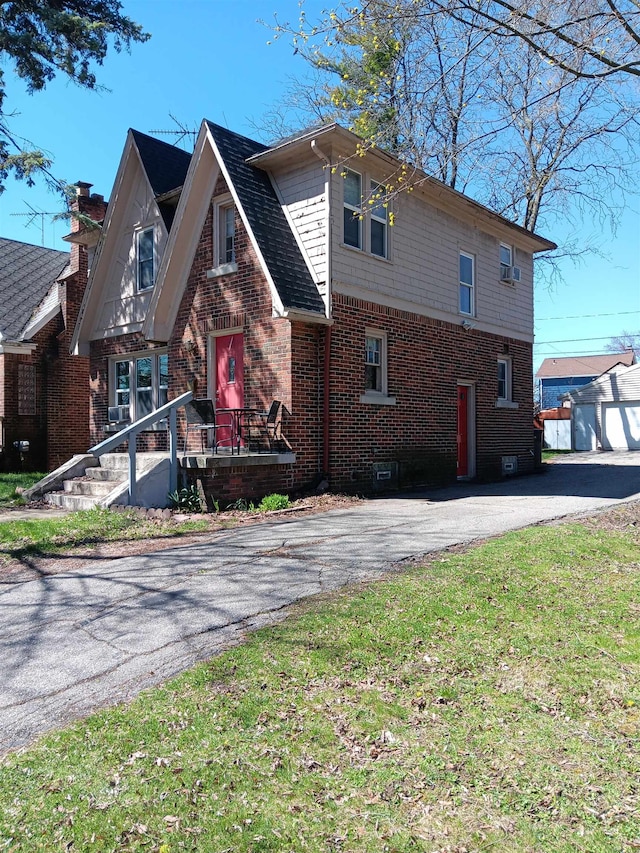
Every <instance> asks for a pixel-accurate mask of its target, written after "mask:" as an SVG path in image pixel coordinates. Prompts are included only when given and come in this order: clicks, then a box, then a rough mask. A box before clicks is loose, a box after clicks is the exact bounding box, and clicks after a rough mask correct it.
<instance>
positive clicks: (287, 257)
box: [207, 121, 325, 314]
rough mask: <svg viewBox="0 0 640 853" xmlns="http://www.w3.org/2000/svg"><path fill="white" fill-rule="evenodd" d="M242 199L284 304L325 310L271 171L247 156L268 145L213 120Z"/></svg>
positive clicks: (290, 306)
mask: <svg viewBox="0 0 640 853" xmlns="http://www.w3.org/2000/svg"><path fill="white" fill-rule="evenodd" d="M207 125H208V127H209V130H210V131H211V134H212V136H213V138H214V140H215V143H216V145H217V146H218V150H219V151H220V155H221V157H222V159H223V160H224V163H225V166H226V168H227V170H228V172H229V176H230V178H231V181H232V183H233V185H234V187H235V190H236V192H237V193H238V197H239V199H240V203H241V204H242V207H243V209H244V212H245V214H246V216H247V219H248V220H249V225H250V226H251V230H252V232H253V234H254V236H255V238H256V240H257V241H258V245H259V246H260V250H261V252H262V255H263V257H264V259H265V262H266V264H267V267H268V269H269V272H270V273H271V277H272V278H273V281H274V284H275V286H276V290H277V291H278V295H279V296H280V300H281V301H282V304H283V306H284V307H285V308H290V309H291V308H293V309H299V310H305V311H314V312H316V313H318V314H324V311H325V309H324V303H323V301H322V298H321V297H320V294H319V292H318V288H317V287H316V284H315V282H314V280H313V278H312V277H311V273H310V272H309V268H308V266H307V264H306V263H305V260H304V258H303V256H302V253H301V251H300V248H299V246H298V244H297V243H296V240H295V237H294V236H293V233H292V231H291V228H290V227H289V223H288V222H287V218H286V217H285V215H284V212H283V210H282V206H281V205H280V202H279V201H278V197H277V195H276V193H275V190H274V188H273V186H272V184H271V181H270V180H269V176H268V175H267V173H266V172H265V171H263V170H262V169H258V168H256V167H255V166H250V165H249V164H248V163H246V162H245V161H246V160H247V158H249V157H252V156H253V155H254V154H258V153H259V152H261V151H265V150H266V148H267V146H265V145H261V144H260V143H259V142H254V141H253V140H252V139H247V138H246V137H245V136H240V135H239V134H237V133H232V132H231V131H230V130H227V129H226V128H224V127H220V126H219V125H217V124H213V123H212V122H210V121H208V122H207Z"/></svg>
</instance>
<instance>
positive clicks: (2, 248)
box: [0, 237, 69, 341]
mask: <svg viewBox="0 0 640 853" xmlns="http://www.w3.org/2000/svg"><path fill="white" fill-rule="evenodd" d="M68 263H69V253H68V252H62V251H59V250H57V249H45V248H44V247H42V246H32V245H31V244H29V243H20V242H18V241H17V240H8V239H6V238H4V237H0V340H2V339H4V340H11V341H18V340H21V338H22V334H23V332H24V330H25V328H26V327H27V325H28V324H29V320H30V319H31V317H32V315H33V313H34V312H35V311H36V309H37V308H38V306H39V304H40V303H41V302H42V300H43V299H45V297H46V296H47V294H48V292H49V290H50V289H51V287H52V285H53V284H54V283H55V282H56V281H57V280H58V279H59V278H60V276H61V275H62V273H63V271H64V269H65V267H66V266H67V264H68Z"/></svg>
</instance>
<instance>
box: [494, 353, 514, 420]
mask: <svg viewBox="0 0 640 853" xmlns="http://www.w3.org/2000/svg"><path fill="white" fill-rule="evenodd" d="M500 364H504V365H505V382H506V386H507V387H506V393H507V396H506V397H500V396H498V398H497V400H496V408H498V409H517V408H519V406H518V403H516V402H514V400H513V361H512V360H511V358H510V357H509V356H500V357H499V358H498V360H497V365H500ZM496 378H497V371H496Z"/></svg>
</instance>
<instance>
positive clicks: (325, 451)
mask: <svg viewBox="0 0 640 853" xmlns="http://www.w3.org/2000/svg"><path fill="white" fill-rule="evenodd" d="M311 150H312V151H313V153H314V154H315V155H316V157H318V159H319V160H321V161H322V162H323V163H324V169H325V175H326V177H325V182H324V193H325V199H326V211H327V216H326V223H325V233H326V235H327V266H326V277H327V287H326V305H327V317H328V318H329V319H331V316H332V309H333V297H332V291H331V282H332V263H331V260H332V254H331V236H332V235H331V161H330V160H329V158H328V157H327V155H326V154H325V153H324V152H323V151H322V149H321V148H320V147H319V146H318V144H317V142H316V140H315V139H314V140H312V142H311ZM331 327H332V324H331V323H329V324H328V325H327V326H325V329H324V376H323V401H322V475H323V477H325V478H327V479H328V480H329V479H330V478H329V458H330V454H329V442H330V432H329V394H330V391H331V385H330V381H329V375H330V371H331Z"/></svg>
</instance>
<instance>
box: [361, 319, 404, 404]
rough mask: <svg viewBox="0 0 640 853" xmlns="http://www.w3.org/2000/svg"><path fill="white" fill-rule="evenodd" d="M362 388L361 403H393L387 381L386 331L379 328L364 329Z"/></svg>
mask: <svg viewBox="0 0 640 853" xmlns="http://www.w3.org/2000/svg"><path fill="white" fill-rule="evenodd" d="M363 390H364V393H363V394H361V396H360V402H361V403H374V404H376V405H380V406H393V405H395V402H396V398H395V397H390V396H389V389H388V383H387V333H386V332H383V331H381V330H379V329H365V333H364V389H363Z"/></svg>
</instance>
